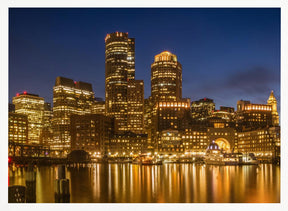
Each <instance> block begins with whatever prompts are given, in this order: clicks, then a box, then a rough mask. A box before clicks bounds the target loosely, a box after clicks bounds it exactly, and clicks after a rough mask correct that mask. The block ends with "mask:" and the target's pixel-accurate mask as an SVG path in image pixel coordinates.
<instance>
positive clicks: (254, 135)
mask: <svg viewBox="0 0 288 211" xmlns="http://www.w3.org/2000/svg"><path fill="white" fill-rule="evenodd" d="M238 151H239V152H241V153H254V155H255V156H256V157H257V158H258V159H259V160H266V161H267V160H268V161H271V160H273V159H275V157H277V156H280V127H279V126H277V127H270V128H263V129H258V130H253V131H246V132H239V133H238Z"/></svg>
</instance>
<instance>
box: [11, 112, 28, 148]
mask: <svg viewBox="0 0 288 211" xmlns="http://www.w3.org/2000/svg"><path fill="white" fill-rule="evenodd" d="M8 141H9V143H10V142H13V143H17V144H27V143H28V117H27V115H25V114H18V113H13V112H9V118H8Z"/></svg>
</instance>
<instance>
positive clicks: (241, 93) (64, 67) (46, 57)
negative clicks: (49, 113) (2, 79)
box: [9, 9, 280, 112]
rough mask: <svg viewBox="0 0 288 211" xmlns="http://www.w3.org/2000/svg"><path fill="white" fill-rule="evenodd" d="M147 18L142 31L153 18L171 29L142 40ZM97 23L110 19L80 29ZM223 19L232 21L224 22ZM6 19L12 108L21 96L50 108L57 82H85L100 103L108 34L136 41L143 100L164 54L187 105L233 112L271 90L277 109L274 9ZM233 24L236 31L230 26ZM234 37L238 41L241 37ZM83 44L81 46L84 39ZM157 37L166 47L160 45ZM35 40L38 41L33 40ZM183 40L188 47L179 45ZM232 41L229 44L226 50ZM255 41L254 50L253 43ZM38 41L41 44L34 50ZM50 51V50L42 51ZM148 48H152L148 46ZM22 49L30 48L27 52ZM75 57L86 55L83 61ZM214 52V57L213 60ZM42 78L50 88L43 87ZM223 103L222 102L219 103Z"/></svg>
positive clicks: (43, 12) (86, 12) (27, 12)
mask: <svg viewBox="0 0 288 211" xmlns="http://www.w3.org/2000/svg"><path fill="white" fill-rule="evenodd" d="M75 14H77V15H75ZM145 14H146V15H147V14H150V17H149V18H147V19H148V20H146V19H145V20H144V21H146V22H145V23H152V22H153V20H152V19H153V18H156V17H158V18H159V19H157V20H162V19H165V18H166V19H167V18H168V17H173V19H172V18H171V19H172V20H171V22H169V21H168V22H169V24H167V23H166V22H165V21H164V22H163V21H160V24H159V26H157V24H156V25H155V24H154V25H151V27H152V28H151V29H154V30H155V33H149V30H147V32H145V33H144V32H143V31H144V30H145V29H146V27H147V26H146V27H145V24H144V26H143V28H142V29H140V28H138V29H137V26H138V25H137V21H139V20H141V18H142V19H143V17H144V16H145ZM132 15H133V17H134V16H135V18H133V20H130V22H132V25H133V26H131V27H130V26H129V27H128V25H129V23H128V22H127V19H129V17H132ZM98 16H103V18H104V17H106V16H109V19H108V20H106V19H105V18H104V20H103V23H99V22H97V21H96V25H97V26H99V28H97V29H95V28H93V27H91V26H93V24H92V22H93V21H91V20H90V21H88V22H85V23H86V24H84V25H81V23H82V22H83V21H85V20H86V21H87V20H88V19H91V18H93V17H98ZM115 16H119V17H118V19H117V20H115V19H113V17H115ZM35 17H38V18H37V19H35ZM145 17H146V16H145ZM185 17H186V18H185ZM227 17H230V18H229V20H227ZM244 17H245V18H244ZM9 18H10V46H9V49H10V51H9V53H10V55H9V58H10V61H9V66H10V68H9V101H10V102H11V99H12V97H13V96H15V95H16V93H18V92H20V93H21V92H22V91H24V90H25V91H27V92H29V93H35V94H38V95H39V96H40V97H44V98H45V101H48V102H51V103H52V94H53V91H52V87H53V83H54V80H55V78H56V77H57V76H63V77H68V78H73V79H75V80H77V81H85V82H89V83H91V84H92V86H93V90H94V92H95V97H102V98H103V99H104V93H105V84H104V81H105V80H104V78H105V62H104V61H105V53H104V49H105V42H104V38H105V36H106V34H108V33H111V32H113V31H119V32H120V31H124V32H128V33H129V37H134V38H135V40H136V41H135V43H136V44H135V66H136V78H138V79H144V95H145V98H148V96H150V95H151V90H150V68H151V67H150V66H151V64H152V63H153V58H154V56H155V55H156V54H159V53H161V52H162V51H164V50H169V51H170V52H171V53H173V54H175V55H177V58H178V61H179V62H180V63H181V64H182V66H183V70H182V74H183V97H188V98H191V101H195V100H199V99H201V98H204V97H208V98H212V99H214V101H215V104H216V109H217V108H219V106H231V107H234V108H235V107H236V103H237V100H240V99H243V100H250V101H251V102H254V103H263V102H265V101H266V99H267V96H268V95H269V93H270V91H271V90H274V93H275V96H276V99H277V100H278V102H279V104H278V107H279V105H280V40H279V39H280V10H279V9H10V17H9ZM19 18H20V19H21V20H20V19H19ZM43 18H44V19H45V20H46V21H48V22H47V23H48V27H45V26H44V27H43V26H40V25H39V24H40V23H41V21H42V20H43ZM74 18H76V19H77V21H76V22H74V23H75V24H72V22H73V21H75V20H76V19H74ZM125 18H126V19H125ZM193 18H194V19H193ZM32 19H33V20H32ZM95 20H97V19H95ZM121 20H122V22H123V24H121ZM123 20H124V21H123ZM179 20H182V21H183V22H184V23H182V22H181V23H180V22H179V23H178V25H177V24H176V25H175V26H176V29H177V30H175V31H171V29H172V28H173V27H172V26H171V25H173V23H175V22H177V21H179ZM189 20H191V21H192V23H190V22H189ZM260 20H261V21H260ZM26 21H27V22H26ZM28 21H29V22H28ZM112 21H114V22H115V23H113V25H112V26H111V25H109V22H112ZM233 21H234V23H236V25H237V24H238V25H237V26H235V25H233V26H231V24H232V22H233ZM83 23H84V22H83ZM104 23H106V24H107V26H106V25H104ZM188 23H189V24H188ZM248 23H249V24H248ZM256 23H257V24H256ZM19 24H21V26H20V25H19ZM26 24H28V25H26ZM64 24H65V28H61V27H60V26H61V25H64ZM185 24H186V27H185ZM245 24H246V25H245ZM255 24H256V25H255ZM187 26H189V27H187ZM192 26H193V28H192V29H191V28H190V27H192ZM57 27H58V28H57ZM157 27H158V28H159V29H157ZM228 27H229V28H230V29H229V30H227V28H228ZM133 28H134V29H133ZM148 28H149V26H148ZM164 28H166V30H164ZM79 29H80V30H79ZM23 30H25V31H26V33H24V32H23ZM35 30H36V31H35ZM57 30H58V31H57ZM191 30H195V31H197V30H198V32H197V33H192V37H191V38H190V36H189V38H187V39H179V37H183V36H186V35H190V34H191ZM199 30H200V31H199ZM239 30H240V31H242V33H240V34H239ZM80 31H81V32H80ZM159 31H160V32H162V33H160V34H157V36H155V37H154V36H153V34H156V33H158V32H159ZM179 31H180V33H179ZM28 32H31V34H30V33H28ZM33 32H35V33H34V35H33ZM73 32H74V33H75V32H77V33H76V34H73ZM89 32H91V35H89V34H90V33H89ZM189 32H190V33H189ZM207 32H210V33H207ZM147 34H150V36H147ZM179 34H181V36H180V35H179ZM235 34H237V36H236V37H235ZM68 35H69V36H68ZM93 35H95V38H94V37H93ZM164 35H165V36H166V37H167V38H166V37H165V36H164ZM213 35H214V36H213ZM224 35H225V36H224ZM260 35H261V36H260ZM41 36H44V37H41ZM82 36H84V37H83V38H84V39H81V37H82ZM85 36H86V38H87V39H85ZM161 36H164V38H166V39H161V38H160V37H161ZM233 36H234V37H233ZM257 36H258V37H257ZM32 38H35V39H33V40H31V39H32ZM44 38H45V40H43V39H44ZM17 40H18V42H17ZM21 40H22V41H21ZM183 40H184V44H186V46H185V45H183ZM187 40H188V41H187ZM215 40H218V42H215ZM226 40H227V41H226ZM233 40H234V42H231V41H233ZM253 40H254V41H255V43H252V41H253ZM19 41H20V42H19ZM40 41H45V42H42V43H41V45H39V42H40ZM197 41H199V43H197ZM229 41H230V42H229ZM268 41H270V42H268ZM46 42H47V43H46ZM185 42H186V43H185ZM212 42H215V43H213V44H212ZM49 43H50V46H47V45H48V44H49ZM147 43H151V46H150V45H147ZM235 43H237V44H235ZM27 44H31V46H30V48H28V49H30V50H29V51H28V52H27V46H26V45H27ZM88 44H90V45H89V46H88ZM209 44H211V46H209ZM193 45H194V46H193ZM221 45H222V46H221ZM81 46H83V47H81ZM178 46H179V47H178ZM207 46H209V48H208V47H207ZM217 46H218V48H217ZM241 46H242V47H241ZM243 46H245V47H243ZM42 47H44V49H43V48H42ZM45 47H47V48H45ZM189 47H191V49H190V48H189ZM193 47H194V48H193ZM220 47H221V48H220ZM94 48H95V49H94ZM98 48H99V49H98ZM24 49H25V54H24V52H23V50H24ZM57 49H58V50H57ZM85 49H86V50H85ZM194 49H196V50H194ZM207 49H210V51H211V52H208V50H207ZM229 49H230V50H231V49H232V51H231V52H230V53H229V52H228V51H227V50H229ZM56 50H57V51H59V54H61V55H62V57H60V55H59V54H58V52H56ZM80 50H82V51H83V55H81V54H82V53H81V52H80ZM84 50H85V51H86V52H85V51H84ZM215 51H219V52H218V54H216V52H215ZM49 52H53V54H49ZM249 54H251V55H253V57H251V55H250V56H249ZM212 55H213V57H212ZM191 56H192V59H191ZM224 56H225V57H224ZM53 57H54V58H53ZM77 57H78V59H77ZM83 57H86V58H85V59H83ZM224 58H225V59H224ZM53 59H56V60H53ZM57 60H58V61H57ZM206 60H207V62H205V61H206ZM223 60H225V61H223ZM238 60H240V61H239V63H237V61H238ZM41 61H42V62H43V63H45V61H46V63H47V65H43V63H42V62H41ZM193 66H194V67H193ZM28 69H29V70H28ZM82 69H84V70H82ZM240 69H241V71H239V70H240ZM25 70H27V71H25ZM38 70H39V71H38ZM41 70H42V71H41ZM45 70H46V71H47V73H45V72H46V71H45ZM209 70H210V71H209ZM237 70H238V71H237ZM80 72H81V76H79V73H80ZM215 72H217V74H215ZM207 75H208V77H207ZM41 78H42V80H44V81H48V83H45V84H44V83H43V81H42V80H41ZM241 79H242V80H241ZM50 80H51V81H50ZM199 81H201V83H199ZM223 96H225V98H226V99H223ZM255 96H256V97H255ZM278 110H279V112H280V107H279V108H278Z"/></svg>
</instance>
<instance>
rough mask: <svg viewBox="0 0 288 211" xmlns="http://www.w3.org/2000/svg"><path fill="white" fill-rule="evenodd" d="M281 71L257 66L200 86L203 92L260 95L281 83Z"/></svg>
mask: <svg viewBox="0 0 288 211" xmlns="http://www.w3.org/2000/svg"><path fill="white" fill-rule="evenodd" d="M279 73H280V72H273V71H271V70H268V69H267V68H263V67H256V68H252V69H248V70H244V71H234V72H233V74H231V75H227V76H226V77H223V78H222V79H220V80H217V79H214V80H211V79H210V80H209V81H207V82H206V83H203V84H201V85H200V86H198V89H199V90H201V92H208V93H209V94H212V93H216V92H217V93H219V92H224V93H227V92H229V93H231V94H232V93H233V94H237V95H245V94H247V95H248V96H249V95H258V94H260V95H261V94H267V91H268V92H269V91H271V89H272V87H275V85H276V86H277V85H278V84H279V86H280V76H279Z"/></svg>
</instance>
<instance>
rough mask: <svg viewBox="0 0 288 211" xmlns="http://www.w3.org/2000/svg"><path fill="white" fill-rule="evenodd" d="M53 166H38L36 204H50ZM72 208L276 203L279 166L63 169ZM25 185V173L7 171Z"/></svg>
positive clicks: (11, 179) (11, 180)
mask: <svg viewBox="0 0 288 211" xmlns="http://www.w3.org/2000/svg"><path fill="white" fill-rule="evenodd" d="M56 169H57V167H56V166H50V167H47V166H45V167H38V168H37V178H36V194H37V195H36V196H37V199H36V201H37V203H54V180H55V179H56ZM66 177H67V178H68V179H70V193H71V202H72V203H98V202H104V203H111V202H116V203H122V202H124V203H129V202H133V203H144V202H148V203H156V202H157V203H159V202H160V203H171V202H177V203H184V202H188V203H194V202H195V203H208V202H215V203H229V202H236V203H242V202H243V203H248V202H252V203H255V202H256V203H258V202H261V203H265V202H270V203H280V167H279V166H275V165H272V164H261V165H259V166H209V165H207V166H205V165H196V164H163V165H160V166H156V165H155V166H140V165H134V164H92V165H91V167H85V168H83V167H79V168H77V167H76V168H72V167H71V168H70V167H69V168H67V173H66ZM9 185H25V169H24V168H23V167H22V168H20V167H19V168H13V169H12V168H10V169H9Z"/></svg>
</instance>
